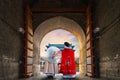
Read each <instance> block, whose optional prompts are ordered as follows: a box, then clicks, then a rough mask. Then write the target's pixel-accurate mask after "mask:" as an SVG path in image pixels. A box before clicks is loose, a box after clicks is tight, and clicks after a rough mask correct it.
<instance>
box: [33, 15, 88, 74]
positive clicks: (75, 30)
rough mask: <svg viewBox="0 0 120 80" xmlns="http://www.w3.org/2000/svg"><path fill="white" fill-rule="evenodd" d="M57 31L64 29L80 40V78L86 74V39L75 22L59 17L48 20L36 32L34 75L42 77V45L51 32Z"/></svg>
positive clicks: (34, 41)
mask: <svg viewBox="0 0 120 80" xmlns="http://www.w3.org/2000/svg"><path fill="white" fill-rule="evenodd" d="M55 29H64V30H67V31H69V32H71V33H72V34H73V35H75V37H76V38H77V39H78V42H79V45H80V49H79V50H80V51H79V52H80V53H79V55H80V57H79V59H80V60H79V62H80V63H79V70H80V76H84V75H85V74H86V38H85V33H84V32H83V30H82V28H81V26H80V25H79V24H77V23H76V22H75V21H73V20H71V19H68V18H66V17H62V16H57V17H53V18H51V19H48V20H46V21H44V22H43V23H41V24H40V25H39V26H38V27H37V29H36V30H35V32H34V37H33V39H34V40H33V43H34V57H33V75H35V76H37V75H40V74H39V73H40V66H39V59H40V54H41V53H40V43H41V41H42V39H43V37H44V36H45V35H46V34H47V33H48V32H50V31H52V30H55Z"/></svg>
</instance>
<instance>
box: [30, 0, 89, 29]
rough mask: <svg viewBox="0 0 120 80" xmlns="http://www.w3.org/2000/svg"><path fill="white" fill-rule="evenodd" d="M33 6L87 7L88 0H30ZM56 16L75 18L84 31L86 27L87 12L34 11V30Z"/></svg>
mask: <svg viewBox="0 0 120 80" xmlns="http://www.w3.org/2000/svg"><path fill="white" fill-rule="evenodd" d="M29 4H30V7H31V8H48V9H49V8H84V9H86V7H87V4H88V0H29ZM56 16H63V17H66V18H69V19H72V20H74V21H75V22H77V23H78V24H79V25H81V27H82V29H83V31H85V28H86V14H85V13H33V30H34V31H35V29H36V28H37V27H38V25H39V24H41V23H42V22H44V21H45V20H47V19H50V18H52V17H56Z"/></svg>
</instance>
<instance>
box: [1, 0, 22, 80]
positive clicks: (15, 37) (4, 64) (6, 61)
mask: <svg viewBox="0 0 120 80" xmlns="http://www.w3.org/2000/svg"><path fill="white" fill-rule="evenodd" d="M23 16H24V15H23V0H12V1H11V0H0V80H16V79H17V78H18V77H22V76H23V58H22V56H23V54H24V34H22V33H20V32H19V28H20V27H22V28H23V27H24V22H23V21H24V19H23Z"/></svg>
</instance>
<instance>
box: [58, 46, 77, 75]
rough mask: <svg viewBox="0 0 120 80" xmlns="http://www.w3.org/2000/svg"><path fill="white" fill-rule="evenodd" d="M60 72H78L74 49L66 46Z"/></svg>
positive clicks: (65, 73) (64, 73) (66, 73)
mask: <svg viewBox="0 0 120 80" xmlns="http://www.w3.org/2000/svg"><path fill="white" fill-rule="evenodd" d="M60 72H61V73H63V75H68V74H71V75H72V74H73V75H74V74H76V66H75V58H74V51H73V50H72V49H69V48H64V50H62V58H61V65H60Z"/></svg>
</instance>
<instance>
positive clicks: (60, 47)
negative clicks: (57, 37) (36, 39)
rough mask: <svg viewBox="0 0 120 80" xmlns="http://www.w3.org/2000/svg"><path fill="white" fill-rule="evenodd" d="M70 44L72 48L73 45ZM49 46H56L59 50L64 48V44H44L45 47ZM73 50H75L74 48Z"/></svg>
mask: <svg viewBox="0 0 120 80" xmlns="http://www.w3.org/2000/svg"><path fill="white" fill-rule="evenodd" d="M70 45H71V48H72V49H73V48H74V47H75V46H73V45H72V44H70ZM51 46H55V47H57V48H59V49H60V50H63V49H64V44H48V45H46V47H47V49H48V48H49V47H51ZM74 51H75V50H74Z"/></svg>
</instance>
